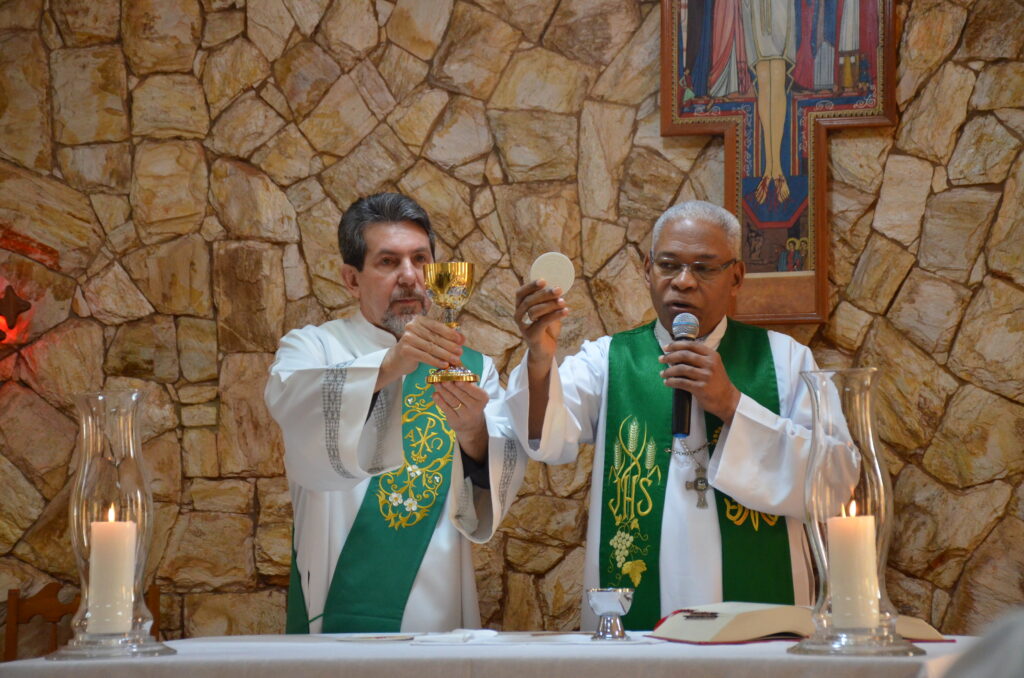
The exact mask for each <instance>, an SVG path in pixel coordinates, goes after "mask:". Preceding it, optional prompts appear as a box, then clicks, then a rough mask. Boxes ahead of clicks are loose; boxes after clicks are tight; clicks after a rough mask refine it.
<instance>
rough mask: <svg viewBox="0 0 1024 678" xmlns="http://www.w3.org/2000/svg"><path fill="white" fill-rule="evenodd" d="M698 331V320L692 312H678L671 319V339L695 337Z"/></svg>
mask: <svg viewBox="0 0 1024 678" xmlns="http://www.w3.org/2000/svg"><path fill="white" fill-rule="evenodd" d="M699 332H700V321H699V320H697V316H695V315H694V314H692V313H680V314H679V315H677V316H676V317H675V318H673V319H672V338H673V339H696V338H697V334H698V333H699Z"/></svg>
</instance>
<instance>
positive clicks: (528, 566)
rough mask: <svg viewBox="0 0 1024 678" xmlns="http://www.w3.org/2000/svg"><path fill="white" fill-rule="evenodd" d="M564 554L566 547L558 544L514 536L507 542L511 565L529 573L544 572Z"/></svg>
mask: <svg viewBox="0 0 1024 678" xmlns="http://www.w3.org/2000/svg"><path fill="white" fill-rule="evenodd" d="M564 555H565V549H562V548H558V547H556V546H547V545H545V544H538V543H536V542H531V541H523V540H522V539H513V538H509V539H508V540H506V542H505V559H506V560H507V561H508V563H509V565H511V566H512V567H513V568H515V569H516V571H518V572H525V573H527V574H544V573H545V572H547V571H548V570H550V569H551V568H552V567H554V566H555V565H556V564H557V563H558V562H559V561H561V560H562V557H563V556H564ZM581 574H582V573H581ZM580 581H582V579H581V580H580Z"/></svg>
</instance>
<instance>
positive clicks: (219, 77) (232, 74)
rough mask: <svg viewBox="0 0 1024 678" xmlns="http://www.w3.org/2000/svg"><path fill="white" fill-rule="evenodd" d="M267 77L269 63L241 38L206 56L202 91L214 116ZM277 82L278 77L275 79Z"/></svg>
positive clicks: (250, 44)
mask: <svg viewBox="0 0 1024 678" xmlns="http://www.w3.org/2000/svg"><path fill="white" fill-rule="evenodd" d="M268 75H270V63H269V62H268V61H267V59H266V57H264V56H263V54H262V53H261V52H260V51H259V50H258V49H256V47H255V46H254V45H253V44H252V43H251V42H249V41H248V40H246V39H245V38H244V37H238V38H235V39H234V40H232V41H231V42H229V43H227V44H224V45H222V46H220V47H218V48H216V49H214V50H212V51H211V52H210V53H209V56H208V57H207V59H206V66H205V67H204V68H203V91H205V92H206V101H207V103H208V104H209V105H210V114H211V115H213V116H214V117H216V116H217V115H219V114H220V112H221V111H222V110H224V108H225V107H227V105H228V104H229V103H231V100H232V99H234V98H235V97H236V96H238V95H239V94H240V93H241V92H243V91H244V90H246V89H248V88H250V87H252V86H253V85H255V84H257V83H259V82H260V81H262V80H263V79H265V78H266V77H267V76H268ZM278 81H280V78H278Z"/></svg>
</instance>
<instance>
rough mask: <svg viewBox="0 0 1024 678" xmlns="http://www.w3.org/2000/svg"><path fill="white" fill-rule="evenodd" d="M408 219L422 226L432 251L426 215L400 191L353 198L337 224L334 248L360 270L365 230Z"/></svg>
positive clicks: (432, 240) (432, 237) (364, 253)
mask: <svg viewBox="0 0 1024 678" xmlns="http://www.w3.org/2000/svg"><path fill="white" fill-rule="evenodd" d="M402 221H408V222H411V223H413V224H416V225H417V226H419V227H420V228H422V229H423V230H424V231H425V232H426V234H427V237H428V238H429V239H430V254H431V255H433V254H434V230H433V229H432V228H431V227H430V217H428V216H427V213H426V211H425V210H424V209H423V208H422V207H420V206H419V205H418V204H417V203H416V201H415V200H413V199H412V198H410V197H408V196H406V195H402V194H401V193H375V194H373V195H368V196H366V197H365V198H360V199H359V200H356V201H355V202H354V203H352V205H351V206H350V207H349V208H348V209H347V210H345V214H343V215H342V217H341V223H339V224H338V248H339V249H340V250H341V258H342V260H344V262H345V263H346V264H351V265H352V266H355V267H356V270H357V271H361V270H363V264H364V263H365V260H366V237H365V234H366V229H367V228H369V227H370V226H373V225H374V224H387V223H397V222H402Z"/></svg>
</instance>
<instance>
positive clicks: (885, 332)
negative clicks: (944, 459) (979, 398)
mask: <svg viewBox="0 0 1024 678" xmlns="http://www.w3.org/2000/svg"><path fill="white" fill-rule="evenodd" d="M858 363H859V364H860V365H871V366H873V367H877V368H878V369H879V376H878V381H877V387H876V396H877V401H876V403H877V404H876V408H875V414H876V417H877V420H878V434H879V436H880V437H881V438H882V439H883V440H886V441H888V442H890V443H892V444H894V445H898V446H899V447H902V448H903V449H906V450H914V449H917V448H920V447H922V446H924V445H926V444H927V443H928V441H929V440H930V439H931V437H932V435H933V434H934V433H935V431H936V429H937V428H938V427H939V424H940V422H941V421H942V417H943V415H944V414H945V411H946V402H947V401H948V400H949V397H950V396H951V395H952V394H953V392H954V391H956V389H957V381H956V379H954V378H953V377H951V376H950V375H949V374H947V373H946V372H945V371H944V370H943V369H941V368H940V367H939V366H938V365H936V363H935V361H934V360H933V359H932V357H931V356H929V355H928V354H926V353H925V352H924V351H922V350H921V349H919V348H917V347H916V346H914V345H913V344H912V343H910V341H908V340H907V339H905V338H904V337H903V336H902V335H900V333H899V332H897V331H896V330H895V329H893V327H892V326H891V325H890V324H889V323H888V322H886V321H885V320H882V319H879V320H878V321H876V322H875V323H874V324H873V325H872V327H871V330H870V331H869V332H868V336H867V339H865V341H864V346H863V348H861V354H860V358H859V360H858Z"/></svg>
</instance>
